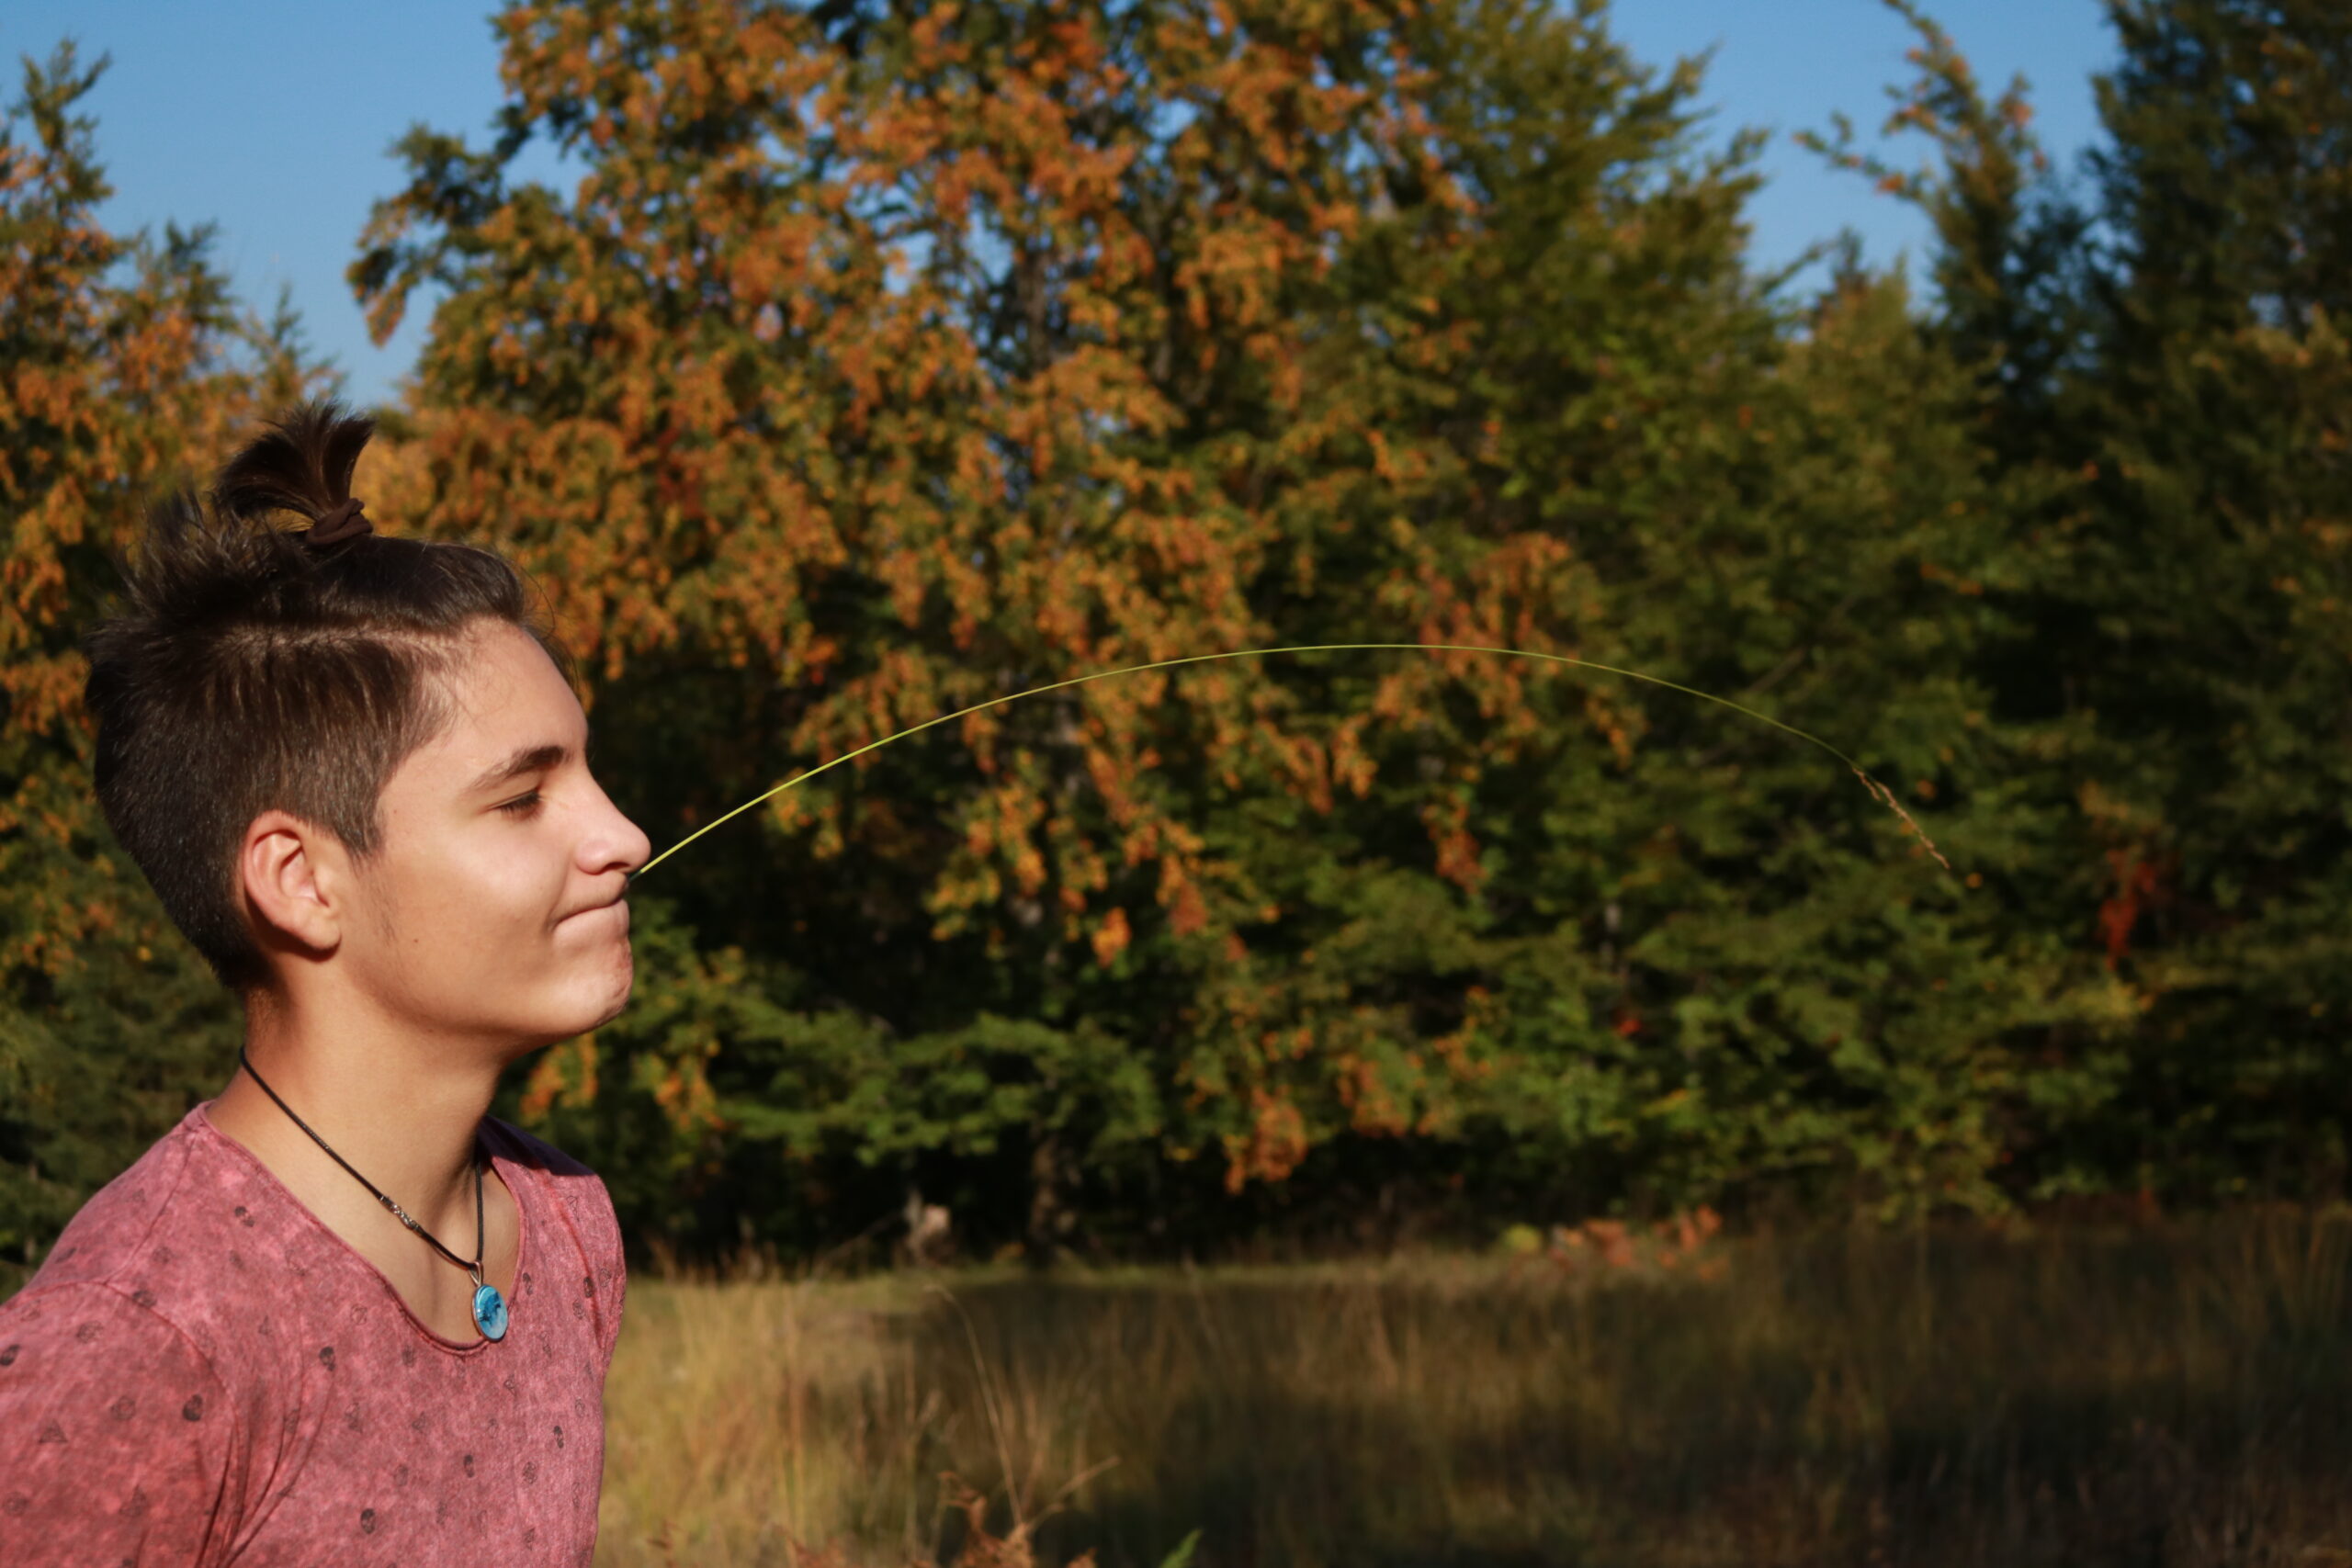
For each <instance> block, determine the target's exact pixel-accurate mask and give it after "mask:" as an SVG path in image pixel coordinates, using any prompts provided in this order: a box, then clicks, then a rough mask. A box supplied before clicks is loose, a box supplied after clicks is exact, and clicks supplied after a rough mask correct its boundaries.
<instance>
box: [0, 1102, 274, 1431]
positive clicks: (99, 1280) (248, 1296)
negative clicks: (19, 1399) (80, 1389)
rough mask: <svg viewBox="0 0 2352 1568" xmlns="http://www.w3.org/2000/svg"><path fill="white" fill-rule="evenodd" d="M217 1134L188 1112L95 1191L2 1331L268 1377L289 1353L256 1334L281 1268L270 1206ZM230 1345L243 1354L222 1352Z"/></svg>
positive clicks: (30, 1342) (85, 1355)
mask: <svg viewBox="0 0 2352 1568" xmlns="http://www.w3.org/2000/svg"><path fill="white" fill-rule="evenodd" d="M221 1141H222V1140H221V1138H220V1134H218V1133H215V1132H213V1131H212V1130H211V1128H210V1124H209V1122H205V1121H204V1119H203V1112H202V1109H201V1108H200V1107H199V1108H198V1109H196V1110H192V1111H189V1112H188V1113H187V1116H186V1117H185V1118H183V1119H182V1120H181V1121H180V1122H179V1123H178V1124H177V1125H176V1126H175V1127H174V1128H173V1129H172V1130H171V1131H170V1132H168V1133H166V1134H164V1136H162V1137H161V1138H159V1139H157V1140H156V1141H155V1142H154V1143H153V1145H150V1146H149V1147H148V1149H147V1152H146V1153H144V1154H142V1155H141V1156H139V1158H138V1159H137V1160H135V1161H133V1162H132V1163H131V1165H130V1168H129V1169H127V1170H125V1171H124V1172H123V1173H122V1174H121V1175H119V1176H118V1177H116V1178H115V1179H113V1180H112V1181H109V1182H107V1184H106V1186H104V1187H102V1188H100V1189H99V1190H97V1191H96V1193H94V1194H93V1195H92V1196H91V1198H90V1201H88V1202H86V1203H85V1204H83V1205H82V1207H81V1210H80V1211H79V1212H78V1213H75V1214H74V1218H73V1219H72V1220H70V1221H68V1222H67V1224H66V1226H65V1228H64V1230H63V1231H62V1232H61V1233H60V1234H59V1235H58V1238H57V1241H56V1244H55V1245H54V1246H52V1247H51V1248H50V1251H49V1256H48V1257H47V1258H45V1259H43V1260H42V1263H41V1266H40V1269H37V1270H36V1271H35V1272H34V1274H33V1277H32V1278H31V1279H30V1280H27V1281H26V1282H25V1286H24V1288H23V1289H22V1290H20V1291H18V1292H17V1293H16V1294H15V1295H14V1296H12V1297H10V1298H9V1299H8V1300H7V1301H6V1302H0V1329H5V1330H6V1331H7V1332H6V1333H5V1335H0V1337H5V1338H6V1339H8V1340H10V1341H12V1342H14V1343H13V1344H12V1348H16V1347H19V1346H20V1347H23V1348H24V1351H23V1353H24V1354H26V1355H29V1354H30V1349H31V1348H32V1347H33V1346H35V1345H37V1344H40V1343H44V1342H45V1341H44V1338H43V1337H44V1336H48V1337H55V1336H58V1335H66V1336H68V1337H69V1338H70V1348H68V1345H67V1343H66V1341H61V1342H60V1344H59V1346H58V1347H57V1348H58V1349H60V1350H64V1351H66V1353H67V1354H69V1355H71V1356H73V1357H74V1358H76V1359H81V1360H85V1361H89V1362H90V1363H91V1364H92V1365H93V1366H94V1367H113V1368H116V1369H119V1367H121V1366H123V1365H130V1364H150V1363H153V1364H159V1365H171V1366H180V1365H181V1364H182V1363H185V1367H184V1371H186V1372H187V1376H189V1377H200V1378H202V1379H204V1380H208V1381H211V1380H217V1379H220V1378H222V1377H224V1376H226V1375H227V1372H228V1366H227V1363H241V1361H242V1360H254V1361H255V1362H256V1367H255V1368H254V1370H255V1371H259V1372H260V1373H262V1374H263V1375H270V1374H273V1373H275V1372H277V1371H279V1370H281V1369H279V1368H278V1367H277V1361H279V1360H282V1359H284V1358H283V1357H277V1356H272V1355H270V1354H269V1353H268V1352H267V1350H266V1349H265V1348H260V1346H266V1344H267V1342H266V1340H265V1341H262V1342H260V1346H255V1345H254V1343H253V1342H252V1338H251V1336H252V1330H253V1329H254V1323H255V1314H256V1312H257V1311H259V1312H266V1310H267V1307H268V1304H269V1302H270V1298H271V1294H272V1292H271V1290H270V1286H269V1280H271V1278H272V1277H273V1274H274V1272H275V1271H276V1270H277V1269H281V1268H283V1267H284V1265H283V1264H282V1262H280V1260H279V1253H278V1249H277V1247H276V1246H275V1243H274V1238H271V1237H270V1235H269V1233H270V1231H271V1229H272V1226H271V1225H270V1224H269V1223H268V1215H267V1213H266V1208H267V1206H266V1203H263V1202H262V1201H260V1200H259V1199H258V1198H257V1197H256V1195H255V1193H254V1191H253V1190H252V1186H251V1181H250V1178H249V1176H248V1174H247V1173H245V1172H243V1171H242V1170H240V1169H239V1168H237V1167H236V1164H235V1162H233V1161H232V1160H230V1159H228V1158H225V1157H223V1155H222V1151H220V1149H218V1148H216V1147H214V1146H213V1145H215V1144H217V1143H220V1142H221ZM264 1326H266V1325H264ZM232 1347H234V1348H240V1349H241V1350H242V1351H243V1352H244V1353H243V1354H242V1355H241V1354H228V1355H226V1356H225V1357H224V1352H227V1351H230V1350H231V1348H232ZM291 1353H292V1350H291V1348H288V1349H287V1354H288V1355H290V1354H291ZM199 1403H200V1402H199ZM190 1419H191V1420H193V1419H195V1417H190Z"/></svg>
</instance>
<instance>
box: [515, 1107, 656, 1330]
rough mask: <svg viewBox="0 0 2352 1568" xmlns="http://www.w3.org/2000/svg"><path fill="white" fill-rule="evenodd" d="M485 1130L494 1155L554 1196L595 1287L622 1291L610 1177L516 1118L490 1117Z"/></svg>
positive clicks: (618, 1235) (617, 1219)
mask: <svg viewBox="0 0 2352 1568" xmlns="http://www.w3.org/2000/svg"><path fill="white" fill-rule="evenodd" d="M482 1130H483V1134H484V1141H485V1142H486V1143H488V1144H489V1145H490V1147H491V1152H492V1154H494V1155H498V1156H503V1157H504V1158H506V1159H508V1160H510V1161H512V1162H513V1163H514V1164H515V1165H517V1166H520V1167H522V1168H524V1169H525V1170H527V1171H529V1172H531V1173H532V1174H533V1175H535V1176H536V1177H537V1178H538V1179H539V1180H540V1182H541V1184H542V1186H543V1188H544V1189H545V1190H547V1191H548V1193H550V1194H551V1195H552V1196H553V1197H554V1199H555V1201H556V1202H557V1204H558V1205H559V1206H560V1209H561V1211H562V1213H563V1217H564V1219H565V1220H566V1221H567V1222H569V1223H570V1224H571V1229H572V1234H573V1235H574V1236H575V1238H576V1239H577V1240H578V1242H579V1245H580V1250H581V1252H582V1254H583V1255H584V1257H585V1258H586V1261H587V1263H588V1269H589V1279H590V1280H591V1281H592V1282H593V1283H592V1289H593V1285H594V1284H604V1285H606V1286H608V1288H610V1289H612V1290H613V1291H615V1292H617V1291H618V1288H619V1286H620V1283H621V1277H622V1274H623V1271H624V1270H623V1264H622V1260H621V1253H622V1247H621V1226H620V1217H619V1215H618V1214H616V1213H615V1212H614V1210H613V1200H612V1195H611V1194H610V1193H608V1192H607V1191H605V1183H604V1181H603V1180H602V1179H600V1178H599V1177H598V1176H597V1175H596V1173H595V1172H594V1171H593V1170H591V1169H589V1168H588V1167H587V1166H585V1165H583V1164H582V1163H581V1162H580V1161H579V1160H577V1159H574V1158H573V1157H572V1156H570V1155H568V1154H565V1153H564V1152H563V1151H562V1150H561V1149H559V1148H557V1147H556V1146H555V1145H553V1144H550V1143H548V1142H547V1141H546V1140H545V1139H543V1138H536V1137H533V1136H532V1135H531V1134H528V1133H526V1132H525V1131H523V1129H521V1128H520V1127H517V1126H515V1124H514V1123H513V1122H503V1121H501V1120H499V1119H498V1118H497V1117H495V1116H485V1117H483V1118H482Z"/></svg>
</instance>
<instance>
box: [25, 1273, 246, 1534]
mask: <svg viewBox="0 0 2352 1568" xmlns="http://www.w3.org/2000/svg"><path fill="white" fill-rule="evenodd" d="M231 1423H232V1413H231V1409H230V1404H229V1401H228V1399H227V1398H226V1396H225V1394H224V1393H223V1390H222V1388H221V1385H220V1379H219V1377H218V1376H217V1375H216V1374H215V1372H214V1371H213V1370H212V1367H211V1364H210V1363H209V1361H207V1360H206V1359H205V1358H204V1357H203V1356H201V1355H200V1354H198V1351H197V1349H196V1348H195V1347H194V1346H192V1345H190V1344H189V1343H188V1341H187V1338H186V1337H185V1336H183V1335H182V1334H181V1333H180V1332H179V1330H178V1329H176V1328H175V1327H174V1326H172V1325H171V1324H169V1323H167V1322H165V1321H164V1319H163V1318H161V1317H159V1316H157V1315H156V1314H154V1313H153V1312H152V1311H150V1310H148V1308H147V1307H146V1306H144V1305H142V1304H141V1303H138V1302H135V1301H133V1300H132V1299H130V1297H127V1296H125V1295H123V1294H121V1293H120V1292H117V1291H115V1290H113V1289H112V1288H110V1287H108V1286H105V1285H99V1284H90V1283H76V1284H70V1285H60V1286H57V1287H54V1288H51V1289H47V1290H34V1291H30V1292H26V1293H24V1294H22V1295H19V1296H17V1298H15V1299H14V1300H12V1301H9V1302H7V1303H5V1304H0V1562H6V1563H8V1564H10V1565H11V1568H37V1565H38V1568H47V1565H49V1564H58V1565H60V1568H62V1565H63V1564H65V1563H68V1562H72V1563H102V1564H107V1565H108V1568H112V1565H113V1564H117V1563H135V1564H138V1565H139V1568H165V1565H169V1568H181V1565H183V1564H186V1565H194V1564H201V1563H210V1562H215V1561H216V1560H217V1557H218V1554H219V1551H220V1546H221V1544H222V1543H224V1542H225V1541H226V1540H227V1538H228V1529H227V1527H228V1524H229V1521H228V1520H227V1519H226V1517H224V1516H225V1512H226V1510H225V1506H224V1503H225V1498H226V1495H227V1493H226V1486H225V1484H224V1483H225V1481H226V1477H227V1472H228V1460H229V1453H230V1450H231V1448H232V1442H231V1434H230V1432H229V1427H230V1425H231Z"/></svg>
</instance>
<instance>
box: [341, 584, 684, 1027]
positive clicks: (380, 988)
mask: <svg viewBox="0 0 2352 1568" xmlns="http://www.w3.org/2000/svg"><path fill="white" fill-rule="evenodd" d="M447 693H448V697H449V701H450V705H451V707H452V709H453V711H454V715H455V716H454V719H453V721H452V722H451V723H450V725H449V726H448V728H447V729H446V730H445V731H443V733H441V734H440V735H439V736H437V737H435V739H433V740H431V741H429V742H427V743H426V744H425V745H424V746H423V747H421V748H419V749H418V750H416V751H414V752H413V753H412V754H411V755H410V756H409V757H408V758H407V759H406V760H405V761H402V763H401V766H400V767H399V769H398V770H396V771H395V772H394V773H393V775H392V777H391V778H390V781H388V782H387V784H385V786H384V791H383V794H382V795H381V797H380V807H379V810H380V813H381V823H382V829H383V832H382V838H381V840H380V846H379V854H378V855H377V856H376V858H375V859H374V860H373V861H372V862H371V863H368V865H367V866H366V867H365V868H364V869H362V870H360V871H359V872H358V873H357V874H356V877H357V890H356V891H357V897H356V905H357V908H356V909H355V915H356V917H357V918H355V919H351V920H349V921H347V922H345V924H344V926H343V929H342V931H341V936H342V945H341V948H340V954H341V956H342V957H343V958H344V959H345V961H346V962H347V963H348V964H349V966H350V968H349V972H350V974H351V976H352V978H353V980H354V981H355V983H356V984H357V985H358V986H360V987H363V988H364V989H365V990H366V991H367V992H368V994H369V996H370V997H371V999H373V1000H374V1001H375V1002H376V1004H377V1005H378V1006H379V1007H381V1008H382V1009H383V1010H386V1011H387V1012H389V1013H390V1014H392V1015H394V1016H396V1017H401V1018H403V1019H407V1020H413V1021H415V1022H416V1023H418V1024H420V1025H423V1026H424V1027H425V1028H427V1029H429V1030H431V1031H433V1032H439V1033H444V1034H456V1035H458V1036H473V1037H476V1038H483V1039H488V1040H492V1041H501V1040H512V1041H516V1042H520V1043H524V1044H525V1045H526V1048H531V1049H536V1048H537V1046H539V1045H543V1044H548V1043H552V1042H554V1041H558V1040H562V1039H566V1038H568V1037H570V1036H571V1035H574V1034H578V1033H580V1032H582V1031H585V1030H589V1029H594V1028H595V1027H596V1026H597V1025H598V1024H600V1023H603V1022H605V1021H607V1020H609V1019H611V1018H612V1017H613V1016H614V1015H616V1013H618V1012H619V1011H620V1010H621V1009H622V1008H623V1007H624V1006H625V1005H626V1004H627V1002H628V994H629V987H630V985H631V983H632V981H633V980H634V978H635V973H636V971H635V961H634V959H633V957H632V955H631V953H630V952H629V942H628V929H629V915H628V905H627V904H625V903H620V902H616V900H618V899H619V898H620V897H621V894H622V891H623V889H624V887H625V886H626V875H627V874H628V872H629V871H631V870H633V869H634V868H636V867H638V866H639V865H642V864H644V863H645V862H646V859H647V858H648V855H649V853H650V850H651V845H650V842H649V841H648V840H647V839H646V836H645V835H644V833H642V832H640V831H639V829H638V827H637V825H636V824H635V823H633V822H631V821H630V820H629V819H628V818H627V817H624V816H623V815H621V813H620V811H619V810H618V809H617V808H616V807H614V805H613V803H612V802H611V800H609V799H607V798H606V797H605V792H604V791H603V790H602V789H601V788H599V787H598V786H597V784H596V781H595V780H594V777H592V776H591V775H590V773H589V771H588V763H587V758H586V746H587V740H588V722H587V716H586V715H585V714H584V713H582V710H581V706H580V702H579V699H578V698H576V697H575V696H573V695H572V694H571V688H570V687H569V686H568V685H566V684H565V682H564V680H563V677H562V675H561V674H560V673H559V672H558V671H557V670H556V667H555V665H554V663H553V662H552V661H551V660H549V659H548V656H547V654H546V652H545V651H544V650H542V649H540V647H539V646H538V644H537V642H535V641H534V640H532V638H531V637H530V635H529V634H528V633H526V632H525V631H524V630H522V629H521V628H520V627H518V626H511V625H508V624H506V623H504V622H486V623H483V624H481V625H480V626H478V627H477V628H476V629H475V630H474V631H473V633H472V634H471V636H470V637H469V643H468V646H467V648H466V649H465V650H464V652H463V653H462V654H461V655H460V656H459V658H458V660H457V661H456V663H455V666H454V669H453V671H452V673H451V675H450V676H449V678H448V685H447Z"/></svg>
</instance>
